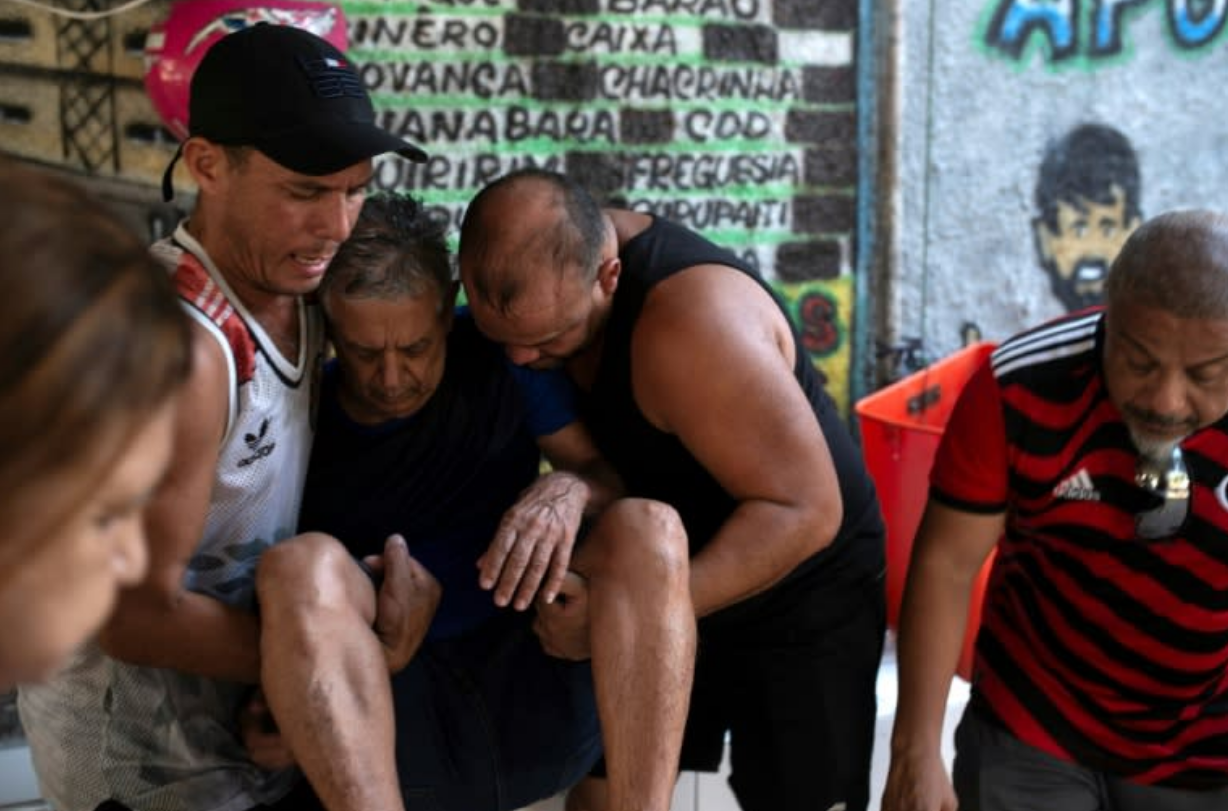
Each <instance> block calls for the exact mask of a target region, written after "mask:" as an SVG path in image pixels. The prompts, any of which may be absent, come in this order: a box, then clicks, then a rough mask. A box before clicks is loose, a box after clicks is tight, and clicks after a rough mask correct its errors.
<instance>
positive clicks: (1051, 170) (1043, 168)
mask: <svg viewBox="0 0 1228 811" xmlns="http://www.w3.org/2000/svg"><path fill="white" fill-rule="evenodd" d="M1140 185H1141V184H1140V180H1139V167H1138V157H1137V156H1136V155H1135V153H1134V147H1132V146H1131V145H1130V141H1129V139H1127V138H1126V136H1125V135H1123V134H1122V133H1120V132H1118V131H1117V130H1115V129H1113V128H1112V127H1109V126H1106V125H1104V124H1081V125H1079V126H1077V127H1075V128H1074V129H1072V130H1071V131H1069V132H1068V133H1066V134H1065V135H1064V136H1062V137H1061V138H1060V139H1058V140H1056V141H1053V142H1051V143H1050V144H1049V145H1048V147H1047V148H1046V149H1045V155H1044V159H1043V160H1042V161H1041V164H1040V172H1039V173H1038V177H1037V180H1036V218H1035V219H1034V220H1033V221H1032V234H1033V237H1034V238H1035V241H1036V256H1037V259H1038V260H1039V261H1040V264H1041V267H1042V268H1044V270H1045V272H1046V273H1047V274H1048V275H1049V283H1050V285H1051V286H1052V288H1053V293H1054V295H1056V296H1057V298H1058V300H1060V301H1061V302H1062V304H1063V305H1065V307H1066V309H1067V310H1078V309H1082V308H1083V307H1087V306H1089V305H1092V304H1099V303H1100V301H1101V299H1102V298H1103V294H1104V278H1105V276H1106V275H1107V274H1108V271H1109V265H1111V264H1112V263H1113V259H1114V258H1115V257H1116V256H1117V252H1118V251H1119V250H1120V249H1121V246H1122V244H1123V243H1125V241H1126V237H1128V236H1130V233H1131V232H1132V231H1133V230H1134V229H1135V228H1137V227H1138V225H1139V223H1140V222H1142V217H1143V215H1142V212H1141V211H1140V210H1139V191H1140Z"/></svg>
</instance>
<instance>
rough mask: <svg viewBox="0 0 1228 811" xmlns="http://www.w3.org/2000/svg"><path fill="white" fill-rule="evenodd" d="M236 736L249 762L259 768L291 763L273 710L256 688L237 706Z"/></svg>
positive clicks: (284, 767) (282, 767)
mask: <svg viewBox="0 0 1228 811" xmlns="http://www.w3.org/2000/svg"><path fill="white" fill-rule="evenodd" d="M239 735H240V736H241V737H242V738H243V745H244V746H245V747H247V754H248V755H249V756H250V757H251V759H252V762H253V763H255V764H256V765H257V766H259V767H260V768H262V769H268V770H269V771H275V770H277V769H286V768H289V767H291V766H293V765H294V755H292V754H291V753H290V748H289V747H288V746H286V742H285V741H284V740H283V739H282V737H281V732H280V731H278V729H277V722H276V721H275V720H273V712H272V710H270V709H269V705H268V703H267V702H266V701H265V700H264V692H263V691H262V690H260V689H259V688H257V689H256V690H255V692H253V693H252V695H251V698H249V699H248V700H247V703H246V704H244V705H243V706H242V707H241V708H240V709H239Z"/></svg>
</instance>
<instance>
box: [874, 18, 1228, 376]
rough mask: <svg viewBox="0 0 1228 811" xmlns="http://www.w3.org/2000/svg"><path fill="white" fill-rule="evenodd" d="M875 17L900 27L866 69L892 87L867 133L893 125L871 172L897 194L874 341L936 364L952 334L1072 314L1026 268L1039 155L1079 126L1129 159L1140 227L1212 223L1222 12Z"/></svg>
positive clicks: (1221, 182) (989, 334)
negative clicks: (881, 166)
mask: <svg viewBox="0 0 1228 811" xmlns="http://www.w3.org/2000/svg"><path fill="white" fill-rule="evenodd" d="M878 11H879V13H880V16H881V17H888V16H890V15H891V14H892V13H898V14H899V22H900V27H899V29H898V31H897V32H896V33H897V34H898V39H897V40H895V43H894V44H893V45H892V44H889V45H888V46H887V48H886V51H885V54H884V58H883V65H884V67H885V69H886V70H887V71H888V77H887V78H888V79H892V80H894V81H895V82H896V84H895V86H896V87H897V88H898V93H897V94H895V95H894V96H893V98H891V99H889V100H888V101H887V102H885V103H884V105H883V106H882V107H881V108H880V109H886V110H889V111H890V110H891V109H892V105H893V104H894V105H895V110H896V111H897V113H898V119H897V120H896V121H891V120H885V121H883V122H880V123H881V125H882V126H883V127H884V128H885V130H886V131H891V130H892V129H894V128H895V127H897V126H898V137H897V138H896V139H895V140H894V141H893V142H894V143H895V144H898V148H897V149H896V150H895V151H894V152H893V153H891V154H890V155H889V156H888V162H890V161H891V160H894V161H896V162H897V163H896V167H897V169H898V173H899V175H898V182H899V188H898V194H897V195H895V196H894V197H893V196H891V195H890V194H886V195H884V196H883V197H882V201H881V202H882V208H881V209H880V210H881V214H882V216H883V221H884V222H885V223H892V222H894V223H895V225H894V228H893V230H892V231H891V232H890V233H885V234H883V238H884V239H885V240H887V241H888V242H889V245H888V247H887V248H886V249H885V250H884V255H886V256H888V257H889V260H890V261H888V262H886V263H885V266H884V267H880V268H879V276H878V284H877V288H876V293H877V295H879V296H880V297H882V300H881V301H880V305H881V306H880V312H881V313H882V314H883V317H882V318H881V319H880V321H881V322H882V323H880V325H879V329H880V337H881V338H885V339H887V340H899V339H900V338H901V337H908V336H916V337H920V338H922V339H923V341H924V346H925V348H926V349H927V350H928V353H929V354H930V355H931V356H933V357H939V356H942V355H945V354H947V353H949V352H950V351H952V350H954V349H956V348H958V347H959V346H960V345H961V341H962V338H961V325H963V324H964V323H965V322H971V323H973V324H975V325H977V326H978V327H979V328H980V330H981V333H982V334H983V336H984V337H986V338H989V339H993V340H1000V339H1002V338H1004V337H1006V336H1008V335H1009V334H1011V333H1012V332H1015V331H1017V330H1019V329H1021V328H1024V327H1026V326H1030V325H1032V324H1033V323H1035V322H1037V321H1039V320H1042V319H1046V318H1049V317H1052V316H1056V315H1059V314H1061V313H1062V312H1065V311H1066V310H1068V309H1071V307H1069V306H1068V305H1067V304H1066V303H1064V302H1063V301H1062V300H1060V299H1059V298H1058V297H1057V296H1056V295H1055V294H1054V292H1053V291H1052V290H1051V288H1050V284H1049V277H1048V276H1047V275H1046V273H1045V272H1044V271H1043V270H1042V269H1041V265H1040V262H1039V259H1038V256H1037V251H1036V247H1035V244H1034V243H1035V241H1034V234H1033V223H1032V221H1033V218H1034V217H1036V216H1037V211H1036V206H1035V203H1034V194H1035V189H1036V185H1037V176H1038V171H1039V168H1040V165H1041V162H1042V159H1043V157H1044V154H1045V150H1046V148H1047V146H1049V145H1050V144H1053V143H1054V142H1056V141H1057V140H1058V139H1061V138H1062V136H1064V135H1065V134H1067V133H1068V132H1070V131H1071V130H1072V129H1073V128H1075V127H1077V126H1079V125H1081V124H1085V123H1095V124H1101V125H1106V126H1109V127H1112V128H1113V129H1115V130H1117V131H1118V132H1120V134H1121V135H1123V136H1124V137H1125V139H1126V140H1127V141H1128V142H1129V144H1130V145H1131V146H1132V147H1133V151H1134V152H1135V154H1136V156H1137V160H1138V170H1139V174H1140V178H1141V180H1140V201H1139V205H1140V208H1141V211H1142V214H1143V215H1144V217H1146V216H1151V215H1154V214H1157V213H1160V212H1161V211H1164V210H1167V209H1172V208H1179V207H1190V206H1206V207H1213V208H1214V207H1225V208H1228V202H1225V190H1228V184H1226V182H1225V181H1228V177H1226V175H1228V163H1226V161H1225V160H1224V157H1223V156H1224V154H1225V147H1226V146H1228V143H1226V141H1228V132H1226V130H1228V125H1226V124H1225V123H1224V121H1225V119H1224V116H1223V115H1222V113H1221V111H1220V109H1219V98H1220V93H1219V92H1218V88H1219V87H1220V86H1221V84H1222V82H1223V77H1224V76H1226V75H1228V73H1226V72H1225V67H1226V66H1228V49H1225V47H1224V46H1225V43H1224V39H1225V33H1224V30H1223V26H1224V17H1225V15H1228V4H1226V3H1225V2H1223V0H1216V2H1213V3H1200V2H1195V1H1194V0H1167V1H1165V0H1099V2H1089V1H1088V0H1084V2H1079V0H1058V1H1057V2H1038V1H1037V0H1032V1H1031V2H1025V0H941V1H939V0H927V2H913V3H902V4H899V5H898V7H897V5H896V4H894V3H893V4H887V5H883V4H879V6H878ZM1200 12H1201V16H1199V13H1200ZM1097 17H1098V19H1097ZM887 86H890V82H888V83H887ZM1090 163H1091V161H1084V162H1083V164H1084V166H1085V168H1086V165H1087V164H1090Z"/></svg>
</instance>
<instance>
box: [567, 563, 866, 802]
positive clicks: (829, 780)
mask: <svg viewBox="0 0 1228 811" xmlns="http://www.w3.org/2000/svg"><path fill="white" fill-rule="evenodd" d="M886 611H887V609H886V602H885V597H884V589H883V579H882V577H881V576H880V577H879V578H878V579H877V580H874V581H871V582H869V583H865V584H862V585H852V584H850V585H842V586H829V587H825V588H822V589H811V590H808V591H806V592H805V593H804V594H802V595H801V596H800V597H795V598H793V599H792V600H791V602H790V603H789V605H788V606H787V608H784V609H780V608H779V606H776V607H775V610H774V611H773V616H772V619H771V621H770V622H767V621H759V622H747V623H746V624H744V625H741V626H739V627H738V629H737V631H736V633H730V631H729V630H728V629H724V630H723V631H722V632H721V633H719V634H717V633H704V631H703V630H702V625H701V631H700V638H699V655H698V659H697V661H696V668H695V687H694V690H693V691H692V694H691V708H690V713H689V714H688V716H687V727H686V735H685V738H684V740H683V744H682V757H681V768H682V770H683V771H700V772H715V771H718V770H719V769H720V764H721V759H722V757H723V754H724V749H725V741H726V736H728V739H729V749H730V775H729V785H730V788H731V789H732V790H733V793H734V795H735V796H736V797H737V799H738V805H739V806H740V807H741V808H742V809H743V811H827V809H830V808H833V807H836V808H838V807H840V803H844V807H845V808H847V809H848V811H864V809H865V808H866V807H867V806H868V805H869V801H870V767H871V756H872V754H873V749H874V727H875V721H876V720H877V715H878V712H877V710H878V697H877V680H878V665H879V660H880V659H881V658H882V653H883V638H884V635H885V633H886ZM591 775H592V776H594V777H605V763H604V761H599V762H598V763H597V765H596V766H594V768H593V770H592V772H591Z"/></svg>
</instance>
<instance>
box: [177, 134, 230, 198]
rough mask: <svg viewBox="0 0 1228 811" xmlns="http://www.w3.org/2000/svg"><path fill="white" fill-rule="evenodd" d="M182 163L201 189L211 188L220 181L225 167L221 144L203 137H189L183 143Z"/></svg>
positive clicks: (224, 156) (224, 154) (224, 155)
mask: <svg viewBox="0 0 1228 811" xmlns="http://www.w3.org/2000/svg"><path fill="white" fill-rule="evenodd" d="M183 165H184V166H186V167H187V168H188V172H189V173H191V175H192V179H193V180H194V181H196V185H197V187H198V188H200V189H201V190H202V191H205V190H212V189H214V188H216V187H217V185H218V184H219V183H220V182H221V181H222V177H223V174H224V172H225V170H226V168H227V166H226V153H225V151H224V150H223V149H222V147H221V146H219V145H218V144H215V143H213V142H211V141H206V140H205V139H204V138H189V139H188V140H187V141H185V142H184V144H183Z"/></svg>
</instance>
